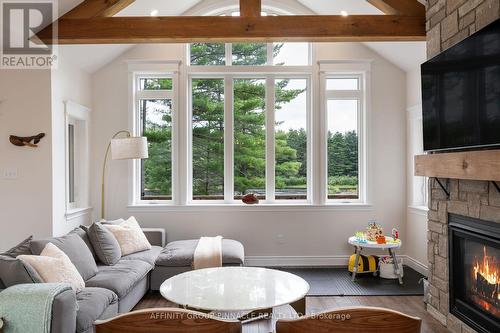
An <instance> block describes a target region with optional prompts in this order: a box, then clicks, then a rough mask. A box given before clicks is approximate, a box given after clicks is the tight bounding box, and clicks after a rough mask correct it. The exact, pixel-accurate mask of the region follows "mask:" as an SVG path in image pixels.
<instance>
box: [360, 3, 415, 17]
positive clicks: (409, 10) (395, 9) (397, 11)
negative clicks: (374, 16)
mask: <svg viewBox="0 0 500 333" xmlns="http://www.w3.org/2000/svg"><path fill="white" fill-rule="evenodd" d="M366 1H368V2H369V3H370V4H372V5H373V6H375V7H377V8H378V9H380V10H381V11H382V12H384V13H385V14H387V15H411V16H422V17H425V6H424V5H422V4H421V3H420V2H418V1H417V0H366Z"/></svg>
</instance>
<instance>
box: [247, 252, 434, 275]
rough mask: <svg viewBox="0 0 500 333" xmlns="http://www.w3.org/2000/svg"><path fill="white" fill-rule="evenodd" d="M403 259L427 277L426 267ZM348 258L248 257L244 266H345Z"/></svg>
mask: <svg viewBox="0 0 500 333" xmlns="http://www.w3.org/2000/svg"><path fill="white" fill-rule="evenodd" d="M398 257H401V258H403V263H404V265H406V266H408V267H411V268H413V269H414V270H416V271H417V272H419V273H420V274H423V275H425V276H427V266H425V265H424V264H422V263H421V262H419V261H417V260H415V259H413V258H411V257H409V256H407V255H398ZM348 262H349V256H346V255H344V256H248V257H245V266H260V267H312V266H347V264H348Z"/></svg>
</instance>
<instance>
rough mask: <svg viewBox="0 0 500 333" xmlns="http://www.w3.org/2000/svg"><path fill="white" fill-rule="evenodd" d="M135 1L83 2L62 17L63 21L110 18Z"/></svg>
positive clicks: (90, 0) (98, 0) (93, 0)
mask: <svg viewBox="0 0 500 333" xmlns="http://www.w3.org/2000/svg"><path fill="white" fill-rule="evenodd" d="M133 2H135V0H84V1H83V2H82V3H80V4H79V5H78V6H76V7H75V8H73V9H72V10H70V11H69V12H67V13H66V14H64V15H63V16H62V18H64V19H86V18H93V17H111V16H113V15H115V14H117V13H118V12H120V11H121V10H123V9H125V8H126V7H128V6H129V5H130V4H132V3H133Z"/></svg>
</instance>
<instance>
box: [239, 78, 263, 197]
mask: <svg viewBox="0 0 500 333" xmlns="http://www.w3.org/2000/svg"><path fill="white" fill-rule="evenodd" d="M233 82H234V83H233V85H234V199H235V200H241V198H242V196H244V195H245V194H248V193H255V194H257V196H258V197H259V199H265V198H266V112H265V110H266V80H265V79H239V80H234V81H233Z"/></svg>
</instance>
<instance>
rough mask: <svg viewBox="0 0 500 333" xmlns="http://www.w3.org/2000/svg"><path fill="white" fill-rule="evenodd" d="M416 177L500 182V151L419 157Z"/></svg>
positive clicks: (416, 157) (416, 162)
mask: <svg viewBox="0 0 500 333" xmlns="http://www.w3.org/2000/svg"><path fill="white" fill-rule="evenodd" d="M415 176H427V177H438V178H452V179H470V180H488V181H500V150H480V151H467V152H457V153H442V154H441V153H437V154H429V155H417V156H415Z"/></svg>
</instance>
